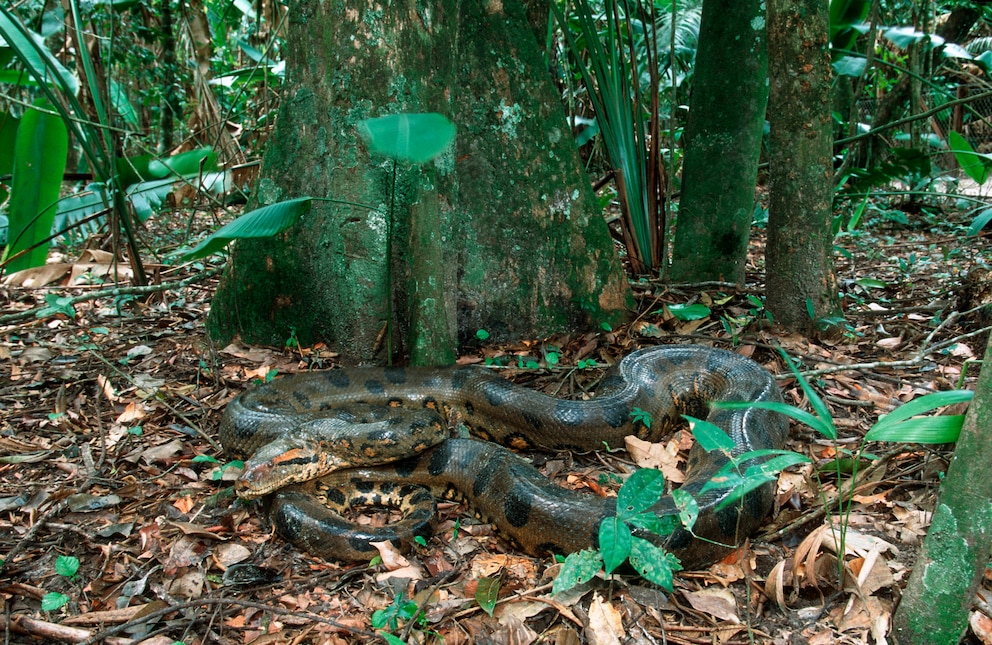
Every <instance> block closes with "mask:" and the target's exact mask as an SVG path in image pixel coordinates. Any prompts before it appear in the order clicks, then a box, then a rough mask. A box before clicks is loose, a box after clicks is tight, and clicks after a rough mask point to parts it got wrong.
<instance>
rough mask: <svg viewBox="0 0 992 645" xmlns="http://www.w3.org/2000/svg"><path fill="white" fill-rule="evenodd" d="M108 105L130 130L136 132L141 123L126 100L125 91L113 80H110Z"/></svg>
mask: <svg viewBox="0 0 992 645" xmlns="http://www.w3.org/2000/svg"><path fill="white" fill-rule="evenodd" d="M110 104H111V105H113V106H114V110H115V111H116V112H117V114H120V115H121V118H123V119H124V120H125V121H126V122H127V124H128V125H130V126H131V127H132V128H134V129H135V130H137V129H139V128H140V127H141V123H140V122H139V121H138V113H137V112H136V111H135V110H134V106H133V105H131V101H130V100H129V99H128V98H127V90H125V89H124V87H123V86H122V85H121V84H120V83H118V82H117V81H115V80H114V79H110Z"/></svg>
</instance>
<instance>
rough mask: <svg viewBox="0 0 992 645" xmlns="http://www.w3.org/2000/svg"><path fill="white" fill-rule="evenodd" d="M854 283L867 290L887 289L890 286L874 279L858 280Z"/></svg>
mask: <svg viewBox="0 0 992 645" xmlns="http://www.w3.org/2000/svg"><path fill="white" fill-rule="evenodd" d="M854 282H855V284H858V285H860V286H862V287H864V288H865V289H885V288H886V287H888V286H889V284H888V283H887V282H882V281H881V280H876V279H874V278H858V279H857V280H855V281H854Z"/></svg>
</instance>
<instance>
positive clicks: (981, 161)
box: [947, 130, 989, 184]
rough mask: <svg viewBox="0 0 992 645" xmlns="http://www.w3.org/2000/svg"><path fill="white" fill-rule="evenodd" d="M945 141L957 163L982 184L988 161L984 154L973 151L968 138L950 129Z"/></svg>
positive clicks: (986, 172)
mask: <svg viewBox="0 0 992 645" xmlns="http://www.w3.org/2000/svg"><path fill="white" fill-rule="evenodd" d="M947 143H948V144H949V145H950V147H951V152H953V153H954V158H955V159H957V162H958V165H959V166H961V170H963V171H964V172H965V174H966V175H968V176H969V177H971V178H972V179H973V180H974V181H975V183H976V184H984V183H985V180H986V179H988V177H989V162H988V160H987V158H986V157H985V156H984V155H981V154H979V153H977V152H975V150H974V148H972V147H971V144H970V143H968V140H967V139H965V138H964V137H963V136H961V135H960V134H958V133H957V132H955V131H954V130H951V131H950V132H949V133H948V135H947Z"/></svg>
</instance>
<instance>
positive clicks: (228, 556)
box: [212, 542, 251, 569]
mask: <svg viewBox="0 0 992 645" xmlns="http://www.w3.org/2000/svg"><path fill="white" fill-rule="evenodd" d="M212 557H213V560H214V562H215V563H216V564H217V566H218V567H220V568H221V569H227V568H228V567H229V566H231V565H232V564H237V563H239V562H244V561H245V560H247V559H248V558H250V557H251V551H250V550H249V549H247V548H245V547H243V546H241V545H240V544H233V543H229V542H228V543H225V544H218V545H217V546H216V548H214V551H213V554H212Z"/></svg>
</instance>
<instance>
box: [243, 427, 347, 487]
mask: <svg viewBox="0 0 992 645" xmlns="http://www.w3.org/2000/svg"><path fill="white" fill-rule="evenodd" d="M332 460H333V457H331V456H330V455H328V453H327V452H326V450H322V449H321V447H320V446H319V445H318V444H317V443H316V442H314V441H313V440H312V439H308V438H306V437H281V438H279V439H276V440H275V441H272V442H270V443H267V444H265V445H263V446H261V447H260V448H259V449H258V450H256V451H255V454H253V455H252V456H251V458H250V459H249V460H248V461H246V462H245V468H244V470H243V471H242V473H241V476H240V477H239V478H238V480H237V482H235V484H234V489H235V491H236V492H237V494H238V497H241V498H242V499H256V498H258V497H261V496H263V495H268V494H269V493H271V492H273V491H275V490H277V489H279V488H282V487H283V486H287V485H289V484H296V483H300V482H305V481H308V480H310V479H314V478H316V477H320V476H321V475H325V474H327V473H328V472H331V471H333V470H335V469H336V465H335V464H334V463H333V462H332Z"/></svg>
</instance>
